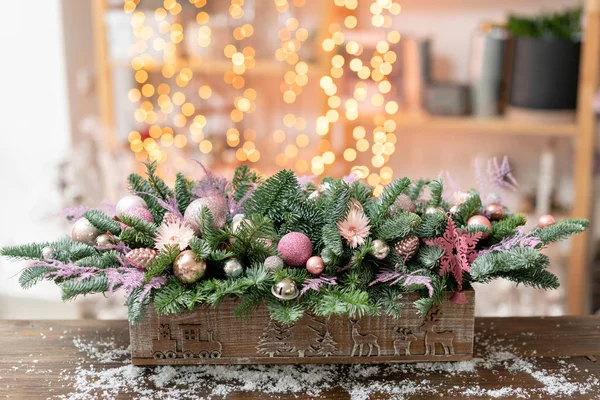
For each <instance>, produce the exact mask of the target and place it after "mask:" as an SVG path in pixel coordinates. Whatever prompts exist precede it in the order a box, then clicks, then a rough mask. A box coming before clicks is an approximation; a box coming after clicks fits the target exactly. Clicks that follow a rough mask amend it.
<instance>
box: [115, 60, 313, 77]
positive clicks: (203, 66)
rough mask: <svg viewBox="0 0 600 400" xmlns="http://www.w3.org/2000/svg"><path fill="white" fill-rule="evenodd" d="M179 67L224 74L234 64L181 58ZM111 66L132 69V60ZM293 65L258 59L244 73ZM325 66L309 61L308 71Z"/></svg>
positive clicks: (279, 70)
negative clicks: (252, 66)
mask: <svg viewBox="0 0 600 400" xmlns="http://www.w3.org/2000/svg"><path fill="white" fill-rule="evenodd" d="M163 65H164V64H162V63H153V64H150V65H145V66H144V68H143V69H144V70H146V71H160V70H161V69H162V67H163ZM176 65H177V68H178V69H181V68H189V69H191V70H192V71H194V72H198V73H201V74H224V73H226V72H228V71H231V69H232V64H231V61H229V60H217V61H207V62H199V61H193V60H189V61H188V60H181V61H179V62H178V63H177V64H176ZM109 67H110V68H114V69H132V66H131V62H129V61H125V60H120V61H111V62H109ZM292 69H293V66H292V65H288V64H286V63H283V62H278V61H271V60H262V61H261V60H259V61H256V64H255V65H254V68H251V69H246V71H245V72H244V75H270V74H277V73H280V74H283V73H285V72H286V71H289V70H292ZM322 71H323V68H321V65H320V64H318V63H308V73H309V74H316V73H321V72H322Z"/></svg>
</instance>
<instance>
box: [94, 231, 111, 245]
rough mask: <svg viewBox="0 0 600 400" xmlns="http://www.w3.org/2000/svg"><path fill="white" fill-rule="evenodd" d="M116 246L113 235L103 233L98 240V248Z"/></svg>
mask: <svg viewBox="0 0 600 400" xmlns="http://www.w3.org/2000/svg"><path fill="white" fill-rule="evenodd" d="M113 244H115V239H114V238H113V236H112V235H111V234H108V233H103V234H102V235H100V236H98V237H97V238H96V246H110V245H113Z"/></svg>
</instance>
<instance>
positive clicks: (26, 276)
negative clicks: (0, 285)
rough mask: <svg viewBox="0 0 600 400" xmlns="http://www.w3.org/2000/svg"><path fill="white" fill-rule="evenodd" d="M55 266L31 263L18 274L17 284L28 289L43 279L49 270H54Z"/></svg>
mask: <svg viewBox="0 0 600 400" xmlns="http://www.w3.org/2000/svg"><path fill="white" fill-rule="evenodd" d="M55 270H56V269H55V268H52V267H48V266H43V265H32V266H30V267H28V268H25V269H24V270H23V271H22V272H21V275H20V276H19V285H21V288H23V289H29V288H31V287H33V286H34V285H35V284H36V283H38V282H41V281H43V280H44V279H45V278H46V277H47V275H48V273H49V272H52V271H55Z"/></svg>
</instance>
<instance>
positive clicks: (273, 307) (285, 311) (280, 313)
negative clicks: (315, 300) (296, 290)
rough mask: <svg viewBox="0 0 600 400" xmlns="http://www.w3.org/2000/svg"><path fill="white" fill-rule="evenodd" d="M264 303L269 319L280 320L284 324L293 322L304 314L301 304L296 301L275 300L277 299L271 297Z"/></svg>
mask: <svg viewBox="0 0 600 400" xmlns="http://www.w3.org/2000/svg"><path fill="white" fill-rule="evenodd" d="M269 300H270V301H269V302H268V303H267V304H266V306H267V309H268V310H269V313H270V314H271V319H273V320H275V321H277V322H280V323H282V324H285V325H289V324H293V323H294V322H296V321H297V320H299V319H300V318H302V315H304V310H303V309H302V306H300V304H297V303H291V302H289V301H277V299H274V298H271V299H269Z"/></svg>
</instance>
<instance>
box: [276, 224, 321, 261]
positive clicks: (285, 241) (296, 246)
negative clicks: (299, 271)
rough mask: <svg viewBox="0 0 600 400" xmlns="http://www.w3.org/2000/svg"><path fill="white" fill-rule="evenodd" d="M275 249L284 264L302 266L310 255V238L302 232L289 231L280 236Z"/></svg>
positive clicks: (311, 249)
mask: <svg viewBox="0 0 600 400" xmlns="http://www.w3.org/2000/svg"><path fill="white" fill-rule="evenodd" d="M277 251H278V252H279V254H281V257H282V258H283V261H285V262H286V264H289V265H292V266H294V267H303V266H304V264H306V262H307V261H308V259H309V258H310V256H312V251H313V248H312V243H311V242H310V239H309V238H308V236H306V235H305V234H304V233H300V232H290V233H288V234H286V235H284V236H283V237H282V238H281V240H280V241H279V244H278V245H277Z"/></svg>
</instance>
